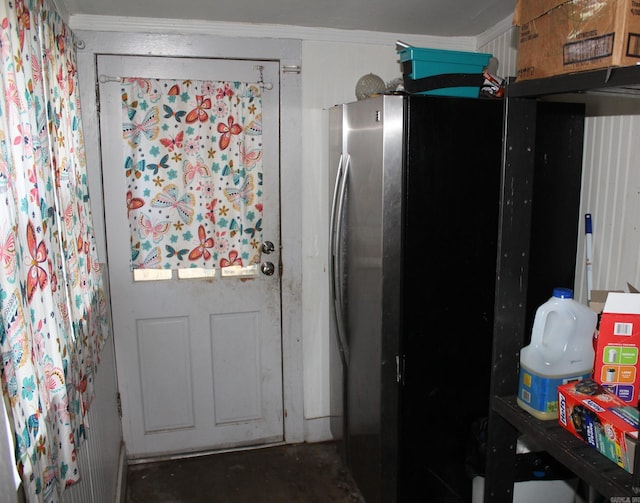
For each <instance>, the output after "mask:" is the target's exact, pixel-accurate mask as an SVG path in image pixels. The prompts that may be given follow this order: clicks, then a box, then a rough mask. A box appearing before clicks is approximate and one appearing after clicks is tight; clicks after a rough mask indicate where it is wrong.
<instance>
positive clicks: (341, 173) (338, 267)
mask: <svg viewBox="0 0 640 503" xmlns="http://www.w3.org/2000/svg"><path fill="white" fill-rule="evenodd" d="M349 163H350V157H349V154H341V155H340V160H339V161H338V171H337V174H336V180H335V183H334V187H333V199H332V202H331V217H330V218H331V221H330V223H329V248H330V250H329V282H330V293H331V297H332V300H333V311H334V313H335V319H336V333H337V337H338V348H339V349H340V356H341V358H342V363H343V365H344V366H345V368H346V367H348V365H349V342H348V339H347V335H346V326H345V313H344V301H343V294H344V293H343V291H342V287H343V264H342V257H341V255H340V251H341V242H342V218H343V210H344V204H345V194H346V190H347V177H348V173H349Z"/></svg>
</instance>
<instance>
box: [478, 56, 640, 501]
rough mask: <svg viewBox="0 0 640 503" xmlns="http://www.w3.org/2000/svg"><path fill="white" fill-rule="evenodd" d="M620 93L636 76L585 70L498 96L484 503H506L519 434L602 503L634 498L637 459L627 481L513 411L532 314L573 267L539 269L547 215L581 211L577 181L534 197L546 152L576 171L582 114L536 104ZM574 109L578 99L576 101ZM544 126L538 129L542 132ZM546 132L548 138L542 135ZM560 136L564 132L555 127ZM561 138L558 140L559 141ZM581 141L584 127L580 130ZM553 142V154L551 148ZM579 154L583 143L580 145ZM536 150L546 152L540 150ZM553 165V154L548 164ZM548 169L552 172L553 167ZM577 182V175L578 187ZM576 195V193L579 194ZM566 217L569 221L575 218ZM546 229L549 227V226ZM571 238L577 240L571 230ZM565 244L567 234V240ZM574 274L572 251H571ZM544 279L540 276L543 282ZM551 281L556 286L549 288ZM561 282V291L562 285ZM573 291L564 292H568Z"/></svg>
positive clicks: (633, 85)
mask: <svg viewBox="0 0 640 503" xmlns="http://www.w3.org/2000/svg"><path fill="white" fill-rule="evenodd" d="M593 91H597V92H598V94H601V93H624V94H638V95H640V68H639V67H627V68H617V69H608V70H597V71H590V72H582V73H578V74H572V75H564V76H557V77H551V78H546V79H539V80H531V81H523V82H516V83H512V84H510V85H509V86H508V87H507V92H506V98H505V126H504V128H505V129H504V144H503V193H502V200H501V216H500V223H499V253H498V261H497V276H496V278H497V280H496V302H495V305H496V310H495V317H494V319H495V322H494V340H493V355H492V369H491V370H492V374H491V375H492V378H491V410H490V413H489V426H488V428H489V429H488V438H487V449H486V451H487V458H486V473H485V501H486V502H490V503H503V502H504V503H506V502H511V501H512V499H513V491H514V479H515V475H516V474H515V466H516V444H517V439H518V437H519V436H520V435H521V434H526V435H527V436H528V437H529V438H530V439H532V440H533V441H534V442H535V443H536V444H537V445H539V446H540V447H541V448H543V449H545V450H546V452H548V453H549V454H550V455H552V456H553V457H554V458H555V459H556V460H558V461H559V462H561V463H562V464H563V465H565V466H566V467H567V468H568V469H569V470H571V471H572V472H573V473H574V474H576V476H578V477H580V478H582V479H583V480H586V481H587V482H588V483H589V484H590V485H591V486H592V487H593V488H594V489H595V490H597V491H598V492H599V493H600V494H602V495H603V496H606V497H624V496H627V497H630V496H637V495H638V494H640V489H638V490H637V488H639V487H640V473H639V472H640V456H639V457H636V464H635V470H634V475H633V476H632V475H630V474H629V473H628V472H626V471H625V470H623V469H622V468H619V467H617V466H616V465H615V464H614V463H612V462H611V461H609V460H608V459H606V458H605V457H604V456H602V455H601V454H600V453H598V452H596V451H595V450H594V449H592V448H590V447H589V446H587V445H586V444H585V443H583V442H582V441H580V440H578V439H577V438H574V437H573V436H572V435H571V434H570V433H569V432H567V431H565V430H564V429H562V428H561V427H560V426H559V425H558V423H557V422H556V421H540V420H538V419H536V418H534V417H532V416H531V415H529V414H528V413H526V412H525V411H523V410H521V409H520V408H519V407H518V406H517V404H516V394H517V389H518V369H519V354H520V349H521V348H522V347H523V346H524V345H526V344H528V338H529V334H528V330H529V328H530V322H531V318H532V316H533V315H534V314H535V308H536V306H538V305H540V304H541V303H542V302H544V301H545V300H546V299H547V298H548V297H549V296H550V295H551V291H552V288H553V287H554V286H562V285H561V283H560V281H566V280H563V269H564V273H566V271H567V270H569V269H570V268H571V265H572V264H571V260H570V259H567V258H565V259H564V262H563V265H561V266H560V268H559V270H557V271H545V270H544V263H545V261H546V260H548V258H549V257H548V256H545V255H544V254H545V251H544V250H545V248H548V249H552V248H553V247H552V246H549V247H546V246H545V245H546V244H547V242H546V240H547V239H549V238H550V236H551V238H552V239H553V234H554V233H553V232H547V231H550V229H555V230H557V227H558V225H559V226H562V225H566V222H563V221H562V220H560V221H558V222H557V224H556V223H552V226H551V227H548V228H547V229H545V227H544V225H545V221H547V222H549V221H550V220H549V219H550V218H551V217H552V216H553V214H554V212H561V213H562V214H564V212H568V214H567V215H565V217H566V218H567V219H571V218H575V216H576V213H577V212H578V211H579V195H578V199H577V200H576V199H575V186H574V183H575V180H576V176H575V175H576V173H575V172H573V171H570V173H569V175H568V178H566V179H564V180H556V181H555V182H551V183H550V186H556V187H561V188H562V189H563V190H564V189H565V188H567V189H568V190H569V191H570V192H571V194H573V195H572V196H571V197H570V198H569V199H565V198H564V197H561V196H560V195H558V194H556V195H555V196H554V195H551V196H549V194H547V193H542V192H541V191H540V190H536V183H538V184H539V183H540V180H541V179H542V178H544V176H542V175H540V170H544V169H547V168H549V166H546V167H545V164H546V162H547V157H546V155H547V153H549V152H552V153H553V154H554V155H555V162H556V163H562V159H561V158H558V156H560V157H562V156H564V157H565V158H566V160H567V163H568V164H571V165H572V166H576V165H578V164H577V162H576V161H577V160H578V159H576V156H578V157H579V168H578V169H580V170H581V164H582V159H581V152H577V148H578V147H577V146H576V143H575V142H574V146H573V147H567V145H566V141H567V140H568V139H569V140H575V137H572V136H571V135H573V134H575V130H574V131H569V129H571V128H575V127H576V125H578V126H579V124H580V119H579V111H576V110H575V109H571V108H569V109H567V110H566V111H565V112H566V115H564V114H565V112H562V111H561V112H560V115H561V116H563V117H564V118H563V117H555V116H553V115H551V116H547V117H546V119H545V117H544V114H545V113H547V112H546V111H545V109H544V106H542V105H541V100H540V98H541V97H544V96H549V95H562V94H567V93H571V94H573V95H574V97H572V101H576V100H575V95H578V96H580V95H581V94H583V93H588V92H593ZM578 101H580V100H578ZM541 125H543V126H544V127H541ZM550 125H553V126H554V128H555V129H556V130H555V131H554V132H552V133H549V134H545V131H546V130H547V127H548V126H550ZM559 128H564V129H559ZM563 131H564V133H563ZM579 131H580V134H582V133H583V129H582V128H581V127H580V128H579ZM554 142H555V144H556V146H557V147H558V150H555V147H554ZM579 145H580V149H581V148H582V139H580V142H579ZM540 150H543V151H544V152H540ZM552 157H553V156H552ZM551 169H553V167H551ZM579 178H580V174H578V180H579ZM578 190H579V189H578ZM572 212H573V213H572ZM551 222H552V221H551ZM575 227H577V226H575V220H574V234H573V236H571V237H570V238H571V239H574V238H575V240H574V246H575V241H577V229H575ZM566 237H567V236H565V238H566ZM558 239H561V238H558ZM573 255H574V262H573V268H574V269H573V270H572V271H571V274H573V271H574V270H575V248H573ZM543 272H544V274H546V277H544V274H543ZM554 283H557V284H554ZM565 284H566V283H565ZM571 285H572V283H571V284H570V285H569V286H571Z"/></svg>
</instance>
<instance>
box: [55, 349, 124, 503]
mask: <svg viewBox="0 0 640 503" xmlns="http://www.w3.org/2000/svg"><path fill="white" fill-rule="evenodd" d="M114 368H115V356H114V348H113V337H110V338H109V339H108V340H107V342H106V345H105V348H104V351H103V353H102V361H101V364H100V367H99V368H98V374H97V375H96V377H95V381H94V382H95V398H94V400H93V403H92V404H91V408H90V409H89V428H88V438H87V439H86V440H85V442H84V443H83V444H82V445H81V446H80V449H79V450H78V464H79V468H80V476H81V479H80V482H79V483H77V484H75V485H73V486H71V487H69V488H67V489H66V490H65V491H64V492H63V494H62V503H88V502H91V503H118V502H119V501H122V502H124V499H123V498H122V494H123V491H121V484H124V483H125V482H124V480H123V479H124V476H123V475H124V469H125V468H126V467H125V466H122V465H123V464H124V461H125V457H124V456H122V455H121V449H124V446H123V444H122V431H121V423H120V417H119V415H118V405H117V400H116V397H117V388H116V380H115V374H114V372H113V370H111V369H114Z"/></svg>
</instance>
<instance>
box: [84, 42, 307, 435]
mask: <svg viewBox="0 0 640 503" xmlns="http://www.w3.org/2000/svg"><path fill="white" fill-rule="evenodd" d="M75 35H76V37H77V38H78V39H80V40H81V41H82V44H79V45H80V46H81V47H82V48H79V49H78V78H79V87H80V99H81V102H82V116H83V127H84V139H85V148H86V158H87V171H88V184H89V191H90V194H91V207H92V214H93V218H94V227H95V231H96V244H97V247H98V258H99V260H100V262H101V263H102V264H103V266H104V267H105V274H108V269H107V267H106V266H107V264H106V258H107V248H106V234H105V220H104V201H103V197H102V194H103V189H102V184H101V178H102V176H101V156H100V148H99V146H100V132H99V118H98V106H97V99H96V98H97V96H96V85H95V84H96V82H97V74H96V56H97V55H98V54H117V55H129V56H175V57H181V56H182V57H191V58H198V57H200V58H231V59H251V60H271V61H279V63H280V66H281V68H282V66H284V65H297V66H301V64H302V61H301V57H302V56H301V54H302V43H301V41H299V40H289V39H281V40H278V39H251V38H224V37H216V36H209V35H205V36H202V35H174V34H143V33H120V32H90V31H82V30H75ZM105 48H109V50H108V51H105ZM301 89H302V86H301V76H300V74H298V73H284V72H281V73H280V120H281V123H282V124H286V127H283V128H281V133H280V151H281V153H280V183H281V194H287V197H285V198H282V200H281V203H280V208H281V223H280V228H281V231H280V232H281V244H282V251H281V260H282V263H283V264H285V265H286V267H283V268H282V278H281V287H282V361H283V364H282V366H283V368H282V373H283V401H284V437H285V442H286V443H297V442H302V441H304V411H303V404H304V389H303V354H302V248H301V247H302V244H301V242H300V239H299V238H300V236H301V234H302V215H301V214H302V200H301V194H302V178H301V172H300V169H299V167H300V166H301V162H302V152H301V141H300V137H299V131H301V128H302V125H301V123H302V118H301V104H302V91H301ZM104 279H105V285H108V284H109V283H108V278H104ZM109 295H110V294H109V292H107V296H109ZM99 371H100V370H99V369H98V372H99Z"/></svg>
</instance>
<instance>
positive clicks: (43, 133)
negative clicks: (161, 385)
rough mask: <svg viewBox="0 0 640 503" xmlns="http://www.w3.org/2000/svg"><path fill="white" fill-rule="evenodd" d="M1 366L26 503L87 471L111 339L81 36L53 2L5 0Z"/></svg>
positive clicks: (1, 6) (0, 103) (53, 495)
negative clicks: (88, 153) (84, 455)
mask: <svg viewBox="0 0 640 503" xmlns="http://www.w3.org/2000/svg"><path fill="white" fill-rule="evenodd" d="M0 21H1V23H2V26H1V35H0V56H1V58H2V60H1V62H0V71H1V75H0V91H1V92H2V99H1V100H0V356H1V360H0V364H1V365H2V367H1V370H2V388H3V393H4V395H5V398H6V400H7V403H8V404H9V407H10V415H11V419H12V424H13V426H14V430H15V444H16V453H15V455H16V463H17V467H18V472H19V473H20V475H21V478H22V482H23V485H24V489H25V492H26V494H27V498H28V501H30V502H35V501H46V502H56V501H59V499H60V495H61V493H62V491H63V490H64V488H65V487H66V486H68V485H70V484H73V483H74V482H76V481H77V480H78V479H79V477H80V474H79V473H78V465H77V460H76V449H77V448H78V447H79V445H80V443H81V442H82V440H83V439H84V438H85V436H86V414H87V411H88V409H89V406H90V404H91V399H92V397H93V379H94V375H95V372H96V369H97V365H98V363H99V361H100V351H101V349H102V346H103V344H104V334H106V333H107V330H108V327H107V315H106V308H105V306H106V304H105V298H104V293H103V289H102V278H101V272H100V267H99V265H98V262H97V254H96V249H95V239H94V231H93V227H92V216H91V212H90V207H89V194H88V189H87V180H86V165H85V158H84V145H83V138H82V125H81V118H80V103H79V91H78V80H77V75H76V68H77V65H76V53H75V40H74V37H73V34H72V33H71V32H70V31H69V30H68V28H67V27H66V26H65V24H64V23H63V22H62V20H61V19H60V17H59V15H58V14H57V13H56V12H55V10H54V9H53V7H52V5H50V4H49V3H48V0H16V1H13V0H0Z"/></svg>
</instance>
